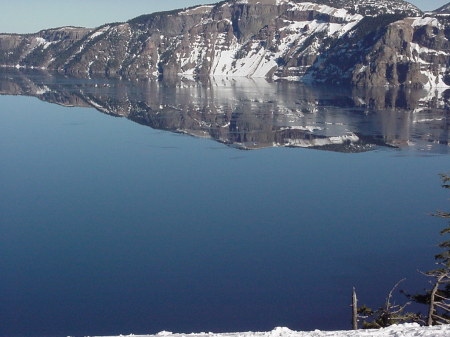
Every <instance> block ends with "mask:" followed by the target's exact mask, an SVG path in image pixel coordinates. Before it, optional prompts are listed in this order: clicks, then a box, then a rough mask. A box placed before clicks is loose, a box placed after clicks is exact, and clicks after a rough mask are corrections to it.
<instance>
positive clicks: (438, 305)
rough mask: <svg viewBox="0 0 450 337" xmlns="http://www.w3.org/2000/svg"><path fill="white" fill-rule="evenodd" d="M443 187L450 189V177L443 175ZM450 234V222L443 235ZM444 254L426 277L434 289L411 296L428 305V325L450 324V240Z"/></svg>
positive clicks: (442, 245) (440, 214)
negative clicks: (429, 279)
mask: <svg viewBox="0 0 450 337" xmlns="http://www.w3.org/2000/svg"><path fill="white" fill-rule="evenodd" d="M441 178H442V183H443V184H442V187H443V188H446V189H450V176H448V175H445V174H443V175H441ZM432 215H433V216H436V217H439V218H443V219H450V213H448V212H443V211H438V212H436V213H435V214H432ZM448 234H450V221H449V223H448V225H447V227H446V228H444V229H443V230H442V231H441V235H443V236H444V235H448ZM439 247H440V248H442V252H441V253H439V254H437V255H436V256H435V260H436V264H437V265H438V268H436V269H434V270H430V271H428V272H426V273H423V274H424V275H426V276H428V277H430V278H432V280H431V281H430V283H431V285H432V288H431V289H428V290H426V291H425V294H417V295H412V296H411V295H409V297H410V298H411V299H413V300H414V301H415V302H417V303H422V304H426V305H428V315H427V317H426V324H427V325H438V324H450V240H448V239H447V240H445V241H443V242H442V243H440V244H439Z"/></svg>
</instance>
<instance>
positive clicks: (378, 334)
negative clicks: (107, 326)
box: [120, 323, 450, 337]
mask: <svg viewBox="0 0 450 337" xmlns="http://www.w3.org/2000/svg"><path fill="white" fill-rule="evenodd" d="M120 336H121V337H125V336H124V335H120ZM127 336H128V337H131V336H133V337H449V336H450V325H441V326H433V327H421V326H419V325H418V324H416V323H409V324H402V325H392V326H390V327H388V328H384V329H379V330H356V331H355V330H350V331H320V330H315V331H311V332H303V331H293V330H290V329H288V328H275V329H274V330H272V331H269V332H236V333H221V334H214V333H204V332H202V333H198V334H173V333H171V332H167V331H162V332H160V333H158V334H157V335H145V336H144V335H127Z"/></svg>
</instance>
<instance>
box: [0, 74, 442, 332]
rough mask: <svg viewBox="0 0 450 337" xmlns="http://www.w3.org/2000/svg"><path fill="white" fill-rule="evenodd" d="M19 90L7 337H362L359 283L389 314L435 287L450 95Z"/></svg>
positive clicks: (128, 86) (6, 205)
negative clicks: (390, 306)
mask: <svg viewBox="0 0 450 337" xmlns="http://www.w3.org/2000/svg"><path fill="white" fill-rule="evenodd" d="M0 89H1V90H0V92H1V93H3V94H4V95H3V96H0V157H1V162H0V189H1V193H0V336H2V337H3V336H4V337H6V336H7V337H19V336H26V337H28V336H30V337H44V336H55V337H56V336H68V335H71V336H85V335H111V334H121V333H122V334H129V333H135V334H138V333H156V332H158V331H161V330H169V331H174V332H192V331H196V332H199V331H215V332H219V331H247V330H268V329H272V328H274V327H275V326H288V327H290V328H291V329H302V330H309V329H316V328H319V329H345V328H349V327H350V307H349V305H350V293H351V289H352V287H353V286H356V287H357V289H358V293H359V297H360V300H361V302H362V303H366V304H368V305H369V306H373V307H376V306H378V305H382V302H383V299H384V298H385V296H386V294H387V292H388V291H389V290H390V289H391V287H392V286H393V284H395V283H396V282H397V281H398V280H400V279H402V278H407V281H405V282H404V283H403V289H407V290H412V291H414V290H420V289H422V288H423V287H426V286H427V283H426V280H424V279H423V277H422V276H421V275H420V274H418V273H417V269H422V270H427V269H430V268H432V266H433V256H434V254H435V253H436V251H437V248H436V244H437V243H438V242H439V240H440V237H439V235H438V231H439V229H440V228H441V227H440V226H442V225H443V223H442V221H440V220H439V219H435V218H432V217H430V216H429V215H428V214H429V213H431V212H433V211H434V210H436V209H447V208H448V201H447V198H448V194H446V192H445V191H444V190H443V189H441V188H440V181H439V177H438V174H439V173H441V172H448V171H449V169H450V165H449V164H450V157H449V147H448V126H449V122H448V120H449V112H448V110H447V109H446V108H445V107H446V104H447V103H446V99H447V97H446V95H445V93H442V92H436V93H427V92H407V93H404V92H392V91H386V90H384V89H383V91H376V92H375V91H374V92H355V91H351V90H347V91H346V90H344V89H342V90H340V89H339V91H338V90H337V89H333V90H331V89H330V88H326V89H321V88H311V87H304V86H301V85H298V84H285V83H266V82H254V81H244V80H242V81H229V80H220V81H213V82H208V83H200V82H193V81H184V82H179V83H151V82H145V83H143V82H129V81H119V80H105V79H103V80H88V79H84V80H83V79H68V78H63V77H58V76H50V75H48V74H40V73H19V72H5V71H3V72H2V73H1V79H0ZM13 95H14V96H13ZM33 96H34V97H33ZM38 98H39V99H38ZM48 102H51V103H57V104H49V103H48ZM62 105H66V106H72V107H71V108H67V107H64V106H62ZM95 109H97V111H96V110H95ZM99 111H101V112H103V113H100V112H99ZM112 116H123V117H126V118H114V117H112ZM135 122H137V123H135ZM149 126H150V127H149ZM189 135H193V136H195V137H191V136H189ZM246 149H254V150H252V151H246ZM399 301H403V299H402V298H401V296H400V297H399Z"/></svg>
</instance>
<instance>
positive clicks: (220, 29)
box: [0, 0, 450, 87]
mask: <svg viewBox="0 0 450 337" xmlns="http://www.w3.org/2000/svg"><path fill="white" fill-rule="evenodd" d="M422 15H423V13H421V12H420V10H418V9H417V8H416V7H414V6H413V5H411V4H409V3H407V2H405V1H402V0H389V1H388V0H312V1H310V2H304V1H298V0H229V1H223V2H220V3H218V4H216V5H206V6H197V7H193V8H189V9H184V10H176V11H172V12H164V13H154V14H150V15H143V16H141V17H138V18H135V19H133V20H130V21H128V22H126V23H118V24H109V25H105V26H102V27H99V28H97V29H93V30H90V29H84V28H72V27H66V28H60V29H54V30H46V31H41V32H39V33H37V34H32V35H5V34H4V35H0V64H3V65H5V66H16V67H39V68H45V69H51V70H57V71H59V72H64V73H68V74H73V75H78V76H87V75H89V76H91V75H106V76H137V77H154V78H158V77H166V78H167V77H173V76H177V75H183V76H194V77H195V76H245V77H253V78H256V77H265V78H271V79H289V80H299V81H301V80H303V81H313V82H325V83H346V84H353V85H356V86H385V85H389V86H400V85H402V86H410V87H424V86H425V87H437V86H446V85H447V84H450V78H449V76H448V71H447V67H448V65H449V62H450V42H449V38H450V33H448V32H449V31H450V21H449V20H447V18H446V17H445V16H439V15H431V16H430V15H429V16H426V17H422Z"/></svg>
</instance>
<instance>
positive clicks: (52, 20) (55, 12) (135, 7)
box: [0, 0, 450, 33]
mask: <svg viewBox="0 0 450 337" xmlns="http://www.w3.org/2000/svg"><path fill="white" fill-rule="evenodd" d="M218 1H219V0H125V1H124V0H14V1H11V0H0V8H1V14H2V19H1V21H0V32H3V33H34V32H37V31H39V30H41V29H45V28H55V27H61V26H81V27H98V26H100V25H102V24H104V23H110V22H123V21H127V20H129V19H132V18H134V17H136V16H139V15H142V14H148V13H153V12H158V11H163V10H171V9H176V8H183V7H189V6H194V5H199V4H207V3H214V2H218ZM449 1H450V0H410V1H409V2H411V3H412V4H414V5H416V6H417V7H419V8H420V9H422V10H424V11H429V10H433V9H436V8H438V7H440V6H442V5H444V4H446V3H448V2H449Z"/></svg>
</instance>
